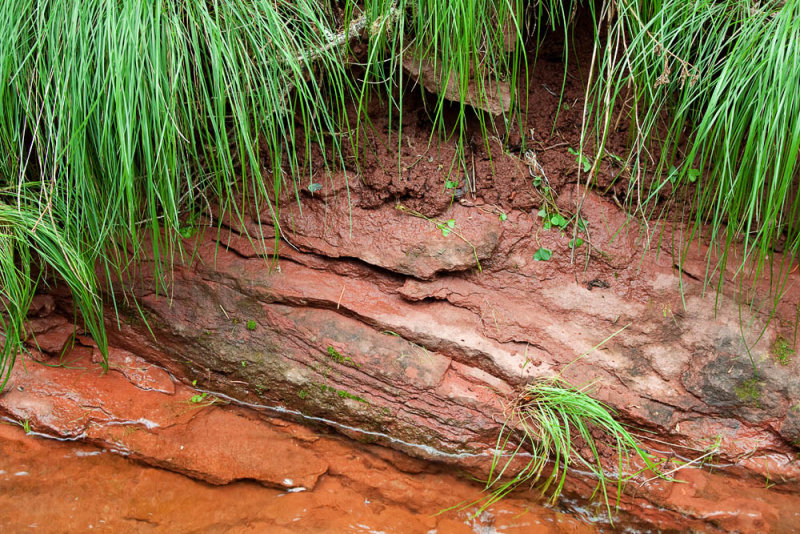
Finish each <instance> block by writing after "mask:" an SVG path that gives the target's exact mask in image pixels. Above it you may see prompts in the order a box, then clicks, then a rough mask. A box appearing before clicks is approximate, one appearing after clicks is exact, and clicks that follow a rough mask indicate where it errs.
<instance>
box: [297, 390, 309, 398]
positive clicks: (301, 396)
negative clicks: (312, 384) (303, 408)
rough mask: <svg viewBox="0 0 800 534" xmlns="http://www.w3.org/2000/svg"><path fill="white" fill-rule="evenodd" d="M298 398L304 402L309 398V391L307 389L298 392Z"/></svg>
mask: <svg viewBox="0 0 800 534" xmlns="http://www.w3.org/2000/svg"><path fill="white" fill-rule="evenodd" d="M297 396H298V397H300V398H301V399H302V400H306V397H308V391H306V390H305V389H301V390H300V391H298V392H297Z"/></svg>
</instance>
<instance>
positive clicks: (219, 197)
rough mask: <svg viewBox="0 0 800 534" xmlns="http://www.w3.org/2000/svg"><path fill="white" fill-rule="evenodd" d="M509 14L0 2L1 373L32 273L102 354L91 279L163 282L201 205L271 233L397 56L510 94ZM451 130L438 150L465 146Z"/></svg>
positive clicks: (405, 2) (495, 0)
mask: <svg viewBox="0 0 800 534" xmlns="http://www.w3.org/2000/svg"><path fill="white" fill-rule="evenodd" d="M521 9H522V2H521V1H515V2H511V3H509V2H506V1H504V0H459V1H456V2H449V3H448V2H427V1H422V0H416V1H412V0H401V1H397V2H390V1H388V0H367V1H366V2H364V3H356V2H353V1H350V0H347V1H343V2H338V3H327V2H319V1H316V0H297V1H292V2H284V1H276V0H183V1H176V2H143V1H141V0H97V1H93V2H84V1H82V0H19V1H16V0H15V1H13V2H2V3H0V109H1V110H2V112H0V154H1V155H2V157H1V159H0V239H2V248H1V249H0V278H2V279H3V281H4V283H3V285H2V287H0V302H2V304H3V306H4V309H5V315H4V316H3V319H2V320H3V321H4V324H3V325H2V326H3V330H4V334H5V342H4V345H3V347H4V352H3V353H2V359H0V370H4V371H5V372H7V371H8V369H9V367H10V366H11V365H12V364H13V361H14V357H15V355H16V354H17V352H18V350H19V349H20V348H21V345H20V343H21V340H22V338H23V337H24V330H23V328H22V325H23V322H24V318H25V313H26V310H27V308H28V304H29V302H30V298H31V296H32V295H33V292H34V291H35V290H36V286H37V284H38V283H39V282H40V281H41V277H40V274H45V275H47V274H48V268H50V269H51V270H54V271H55V272H56V273H57V274H58V275H60V276H61V277H62V278H64V279H65V280H66V281H67V283H68V284H69V286H70V288H71V289H72V291H73V294H74V296H75V301H76V303H77V304H78V307H79V308H80V310H81V312H82V315H83V319H84V321H85V323H86V325H87V327H88V329H89V330H90V331H91V333H92V334H94V335H95V337H96V340H97V342H98V344H99V345H100V348H101V350H102V351H103V352H105V350H106V345H105V336H104V330H103V318H102V309H101V306H100V302H101V301H100V299H99V295H100V293H101V288H100V287H99V283H98V279H97V278H96V277H95V275H94V272H95V268H100V269H101V270H102V271H104V273H105V278H107V279H110V278H112V277H115V276H120V275H121V274H123V272H124V271H126V270H127V269H129V268H130V267H131V266H132V265H135V262H136V260H137V259H138V258H139V257H140V256H141V255H142V254H143V253H147V254H148V255H150V256H152V257H153V258H154V259H155V260H156V263H155V265H156V267H155V269H156V273H155V275H156V279H157V280H159V281H161V282H162V283H163V284H166V283H167V282H168V277H169V272H170V267H171V265H172V262H173V259H174V258H175V256H176V255H177V254H180V253H181V252H182V250H181V241H180V230H181V224H182V220H187V219H188V220H195V219H196V218H197V217H196V215H197V214H198V212H205V213H208V212H209V211H210V210H209V209H208V208H210V207H211V205H212V204H214V205H218V206H220V208H221V211H222V212H224V213H228V214H231V215H232V216H233V217H241V215H242V214H243V212H244V210H251V209H253V210H262V209H268V210H270V211H271V213H272V217H273V222H274V225H275V227H276V228H277V227H278V214H279V209H280V206H279V204H278V202H277V199H278V198H280V197H281V192H282V191H284V190H286V189H287V188H288V189H290V190H291V189H294V191H295V194H297V191H298V186H299V185H302V184H304V183H311V182H312V180H313V176H314V175H315V173H316V172H317V171H319V170H320V169H315V168H313V166H311V165H310V164H311V162H312V159H311V158H310V157H309V156H310V154H311V152H312V144H313V145H314V148H313V149H314V150H321V151H322V154H323V159H324V161H325V162H326V163H325V165H332V166H338V167H343V166H344V165H343V161H342V157H343V156H342V154H343V151H342V148H343V147H342V143H343V142H344V141H341V139H358V135H357V134H356V135H354V134H353V130H358V129H359V128H360V126H361V125H362V124H365V123H366V122H367V121H366V117H365V116H364V115H363V113H361V114H360V115H359V118H358V120H357V124H355V125H353V124H350V123H348V120H347V114H346V106H348V105H350V103H351V102H356V103H357V104H356V106H357V107H358V109H359V110H360V111H363V109H365V106H364V102H365V99H366V98H367V96H369V95H368V93H369V91H370V89H369V88H370V87H375V86H379V89H378V90H379V91H381V92H383V93H384V94H387V95H391V94H393V91H394V88H395V87H396V86H397V85H398V83H399V84H400V86H402V82H401V81H400V82H398V75H400V74H401V73H402V69H401V65H402V56H403V54H408V53H409V52H408V50H409V47H413V49H414V50H415V51H416V55H417V57H418V58H421V59H425V60H429V61H433V62H436V64H437V68H438V69H440V71H441V72H442V73H443V76H444V77H445V78H444V79H447V80H449V79H450V78H451V76H452V77H454V79H455V80H456V82H457V84H458V86H459V87H466V85H467V84H468V82H469V79H470V78H471V77H473V76H475V75H477V78H478V79H480V80H481V83H482V82H483V80H489V79H490V78H491V77H495V79H499V78H506V77H509V76H510V77H512V78H513V77H514V76H515V71H513V69H511V67H510V65H512V64H513V65H518V64H520V63H519V62H518V61H512V59H511V58H510V55H513V54H509V53H507V52H506V49H505V48H502V49H500V48H498V46H499V45H500V44H501V43H506V42H507V41H508V40H510V41H511V42H512V43H513V42H514V41H515V40H518V39H519V38H520V35H521V33H520V30H519V28H518V27H517V26H516V25H515V21H516V20H518V19H519V18H520V10H521ZM453 21H458V24H456V25H455V26H453ZM498 21H504V22H508V24H505V25H504V24H500V23H498ZM505 28H510V32H509V31H504V29H505ZM355 39H362V40H365V41H367V42H369V43H370V44H369V51H368V54H367V57H366V60H365V61H364V60H362V59H359V60H358V61H357V63H361V64H360V65H357V67H356V70H358V69H360V71H359V72H361V73H362V77H361V78H362V79H360V80H359V79H357V78H356V77H354V76H352V72H351V70H350V62H351V61H353V60H354V58H353V57H352V56H349V55H348V50H349V48H348V44H349V43H350V42H351V41H353V40H355ZM513 48H514V50H515V52H514V53H515V54H520V53H521V50H522V47H521V46H516V47H513ZM376 82H380V83H379V84H376ZM393 105H395V106H397V107H398V108H399V106H400V105H401V103H400V102H393ZM437 109H441V101H440V104H439V105H438V106H437ZM465 109H466V104H462V105H461V113H462V116H463V115H464V113H465ZM439 115H440V111H437V116H439ZM463 122H464V121H463V120H461V121H460V125H459V126H458V127H457V128H456V130H455V131H454V132H448V135H450V134H455V135H457V136H458V138H459V139H463V133H462V132H461V131H460V129H461V128H463V127H464V124H463ZM321 140H322V141H321ZM355 152H356V153H358V151H357V149H356V150H355ZM255 237H258V236H255ZM145 243H146V244H147V245H145ZM144 246H147V250H146V251H145V250H143V247H144ZM276 246H277V244H276ZM112 298H113V295H112Z"/></svg>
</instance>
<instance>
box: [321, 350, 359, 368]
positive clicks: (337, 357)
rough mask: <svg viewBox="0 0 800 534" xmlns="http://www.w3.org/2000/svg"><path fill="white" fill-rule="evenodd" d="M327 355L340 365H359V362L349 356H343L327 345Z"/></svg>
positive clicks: (356, 366)
mask: <svg viewBox="0 0 800 534" xmlns="http://www.w3.org/2000/svg"><path fill="white" fill-rule="evenodd" d="M328 357H329V358H330V359H331V360H333V361H335V362H336V363H338V364H340V365H346V366H348V367H355V368H358V367H361V365H360V364H358V363H356V362H354V361H353V359H352V358H351V357H350V356H343V355H342V354H341V353H340V352H339V351H338V350H336V349H335V348H333V347H331V346H330V345H328Z"/></svg>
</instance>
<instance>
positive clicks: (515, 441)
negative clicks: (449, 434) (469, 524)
mask: <svg viewBox="0 0 800 534" xmlns="http://www.w3.org/2000/svg"><path fill="white" fill-rule="evenodd" d="M587 387H588V386H586V387H583V388H576V387H574V386H572V385H570V384H569V383H567V382H566V381H565V380H564V379H562V378H560V377H554V378H547V379H539V380H536V381H534V382H532V383H530V384H528V385H527V386H525V388H524V389H523V391H522V393H521V394H520V395H519V396H517V398H516V399H514V400H513V401H512V402H511V403H510V404H509V405H508V406H507V407H506V410H505V413H504V419H505V423H504V425H503V428H502V430H501V432H500V436H499V437H498V440H497V446H496V449H495V455H494V459H493V461H492V465H491V469H490V473H489V478H488V480H487V482H486V489H487V491H488V494H487V495H486V496H485V497H483V498H482V499H480V500H479V501H478V502H476V503H472V504H480V509H479V511H478V512H477V513H480V512H482V511H483V510H485V509H486V508H488V507H489V506H491V505H492V504H494V503H496V502H497V501H498V500H500V499H501V498H502V497H503V496H505V495H506V494H508V493H509V492H510V491H512V490H514V489H515V488H517V487H518V486H520V485H522V484H530V485H535V484H539V487H540V490H541V491H542V493H543V494H545V495H547V494H548V493H549V500H550V502H551V503H554V502H555V501H556V500H557V499H558V496H559V495H560V494H561V491H562V489H563V487H564V482H565V481H566V476H567V471H568V470H569V469H570V468H571V467H573V466H575V467H577V468H580V469H585V470H588V471H589V472H591V473H592V475H593V476H594V477H595V478H596V479H597V489H596V490H595V493H597V491H599V492H600V495H601V496H602V498H603V501H604V503H605V505H606V508H607V509H608V512H609V515H611V505H610V503H609V496H608V488H607V485H608V483H609V475H608V474H607V471H606V467H605V466H604V465H603V462H602V460H601V458H602V456H603V454H604V449H606V448H608V449H610V450H611V451H612V452H613V455H614V456H616V461H615V462H614V464H615V465H616V466H618V473H616V477H615V482H616V486H617V498H616V501H617V505H618V504H619V499H620V496H621V494H622V490H623V485H624V483H625V482H626V481H627V480H629V479H630V478H632V477H633V476H635V475H636V474H638V473H640V472H641V471H642V470H649V471H651V472H653V473H654V474H655V475H656V476H657V477H660V478H664V479H668V477H667V476H666V475H664V474H663V473H662V472H661V470H660V465H661V462H657V461H655V460H654V459H653V458H652V457H651V456H650V455H649V454H648V453H647V452H645V451H644V449H643V448H642V447H641V446H640V445H639V443H638V441H637V440H636V439H635V438H634V437H633V436H632V435H631V434H630V433H629V432H628V430H627V429H626V428H625V427H623V426H622V425H621V424H620V423H619V422H617V421H616V420H615V419H614V415H613V412H612V411H611V409H610V408H609V407H607V406H606V405H604V404H603V403H602V402H600V401H597V400H595V399H593V398H591V397H590V396H589V395H587V393H586V389H587ZM601 443H602V445H601ZM525 450H528V451H529V452H530V453H531V456H530V460H529V461H528V462H527V464H523V467H522V469H521V470H519V471H518V472H517V473H516V474H515V475H513V476H512V477H510V480H509V477H508V474H507V473H506V472H507V471H510V469H511V467H512V466H513V465H515V464H516V465H517V466H518V465H519V459H520V453H522V452H523V451H525ZM633 458H638V460H640V461H641V464H642V465H641V466H640V467H635V466H632V465H631V460H632V459H633ZM515 460H516V462H515ZM548 469H549V472H548Z"/></svg>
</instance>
